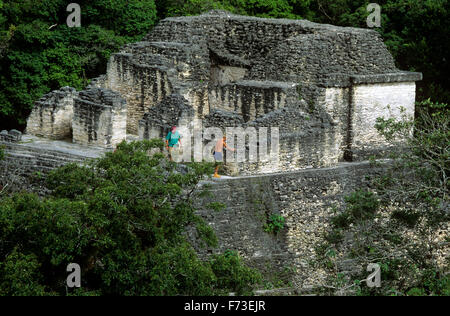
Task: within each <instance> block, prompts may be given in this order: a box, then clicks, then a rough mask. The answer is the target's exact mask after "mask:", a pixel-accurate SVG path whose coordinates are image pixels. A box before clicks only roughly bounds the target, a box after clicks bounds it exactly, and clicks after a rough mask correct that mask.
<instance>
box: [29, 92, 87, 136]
mask: <svg viewBox="0 0 450 316" xmlns="http://www.w3.org/2000/svg"><path fill="white" fill-rule="evenodd" d="M77 96H78V92H77V91H76V89H74V88H71V87H63V88H61V89H59V90H55V91H52V92H50V93H48V94H46V95H44V96H43V97H42V98H41V99H40V100H39V101H37V102H36V103H35V105H34V108H33V111H32V112H31V114H30V116H29V117H28V121H27V129H26V133H27V134H31V135H36V136H42V137H45V138H50V139H64V138H70V137H71V135H72V117H73V100H74V98H76V97H77Z"/></svg>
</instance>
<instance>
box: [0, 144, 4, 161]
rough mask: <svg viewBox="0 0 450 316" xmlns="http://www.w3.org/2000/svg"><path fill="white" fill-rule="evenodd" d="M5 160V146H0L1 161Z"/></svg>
mask: <svg viewBox="0 0 450 316" xmlns="http://www.w3.org/2000/svg"><path fill="white" fill-rule="evenodd" d="M3 159H5V146H0V160H3Z"/></svg>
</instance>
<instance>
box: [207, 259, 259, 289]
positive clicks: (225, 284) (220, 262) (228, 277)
mask: <svg viewBox="0 0 450 316" xmlns="http://www.w3.org/2000/svg"><path fill="white" fill-rule="evenodd" d="M211 268H212V271H213V272H214V274H215V275H216V277H217V285H216V286H217V287H218V288H219V289H234V291H235V292H236V294H237V295H249V294H251V293H252V288H251V287H249V285H252V284H256V283H259V282H261V280H262V277H261V274H260V273H259V272H257V271H255V270H252V269H250V268H248V267H246V266H245V265H244V264H243V262H242V259H241V257H240V256H239V255H238V253H237V252H236V251H230V250H227V251H226V252H225V253H224V254H223V255H220V256H218V255H215V256H214V257H213V259H212V260H211ZM219 294H228V293H226V292H222V293H220V292H219Z"/></svg>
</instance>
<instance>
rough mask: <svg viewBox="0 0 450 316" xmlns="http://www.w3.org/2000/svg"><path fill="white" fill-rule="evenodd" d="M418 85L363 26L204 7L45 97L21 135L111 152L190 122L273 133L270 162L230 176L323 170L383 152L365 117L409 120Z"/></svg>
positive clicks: (162, 26)
mask: <svg viewBox="0 0 450 316" xmlns="http://www.w3.org/2000/svg"><path fill="white" fill-rule="evenodd" d="M417 80H421V74H420V73H412V72H404V71H400V70H398V69H397V68H396V66H395V63H394V60H393V58H392V56H391V55H390V53H389V52H388V50H387V49H386V46H385V45H384V43H383V41H382V39H381V37H380V35H379V34H378V33H377V32H376V31H374V30H369V29H357V28H347V27H336V26H332V25H323V24H316V23H312V22H309V21H306V20H284V19H262V18H254V17H246V16H238V15H232V14H230V13H228V12H223V11H211V12H209V13H207V14H203V15H200V16H193V17H177V18H168V19H165V20H163V21H161V22H160V23H159V24H158V25H157V26H156V27H155V28H154V29H153V30H152V31H151V32H150V33H149V34H148V35H147V36H146V37H145V38H144V39H143V41H141V42H138V43H133V44H129V45H127V46H125V47H124V48H123V49H122V50H121V51H120V52H118V53H116V54H113V55H112V56H111V58H110V60H109V63H108V67H107V73H106V74H105V75H103V76H101V77H99V78H96V79H95V80H93V81H92V83H91V84H90V86H89V87H88V88H87V89H86V90H85V91H82V92H76V91H75V90H74V89H71V88H63V89H61V90H59V91H54V92H52V93H50V94H48V95H46V96H44V97H43V98H42V99H41V100H39V101H38V102H37V103H36V106H35V108H34V110H33V113H32V114H31V115H30V118H29V120H28V127H27V133H29V134H33V135H39V136H43V137H47V138H56V139H61V138H72V139H73V141H74V142H77V143H81V144H91V145H95V146H102V147H106V148H112V147H114V146H115V145H116V144H117V143H118V142H120V141H121V140H123V139H126V138H127V136H133V135H134V136H136V137H137V136H138V137H139V138H141V139H142V138H153V137H163V136H164V135H165V133H166V132H167V130H168V128H169V127H170V126H171V125H177V126H186V127H187V128H190V129H192V128H198V126H197V127H196V126H193V122H194V121H196V120H195V119H198V120H201V122H202V125H203V127H207V126H215V127H221V128H224V127H229V126H242V127H244V128H246V127H268V128H270V127H278V128H279V159H278V161H277V163H276V164H271V165H269V166H268V165H264V164H259V163H256V164H252V165H251V166H249V164H245V163H244V164H241V165H239V170H240V172H242V173H258V172H276V171H283V170H293V169H302V168H306V167H322V166H332V165H335V164H337V163H338V162H339V161H345V160H347V161H356V160H364V159H366V158H367V157H368V156H369V155H371V154H372V153H373V152H376V151H379V150H382V149H383V148H384V147H385V143H384V142H383V140H382V139H381V137H380V136H378V134H377V132H376V130H375V128H374V125H375V121H376V118H377V117H381V116H384V117H396V118H400V116H401V115H405V116H407V117H411V116H413V114H414V103H415V81H417ZM238 136H242V135H238ZM244 136H245V135H244ZM228 138H229V139H230V138H234V135H231V136H230V135H228ZM269 138H270V137H269ZM269 142H270V140H269ZM259 154H261V153H259Z"/></svg>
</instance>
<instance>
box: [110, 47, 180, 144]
mask: <svg viewBox="0 0 450 316" xmlns="http://www.w3.org/2000/svg"><path fill="white" fill-rule="evenodd" d="M105 87H106V88H108V89H111V90H113V91H117V92H119V93H120V94H121V96H122V97H123V98H125V100H126V101H127V108H128V109H127V111H128V114H127V115H128V116H127V132H128V133H130V134H134V135H137V134H138V125H139V120H140V119H142V117H143V116H144V114H145V113H146V112H148V110H149V109H150V108H151V107H152V106H154V105H156V104H157V103H158V102H160V101H162V100H163V99H164V98H165V97H166V96H168V95H170V94H171V90H172V88H171V84H170V82H169V80H168V75H167V69H164V68H161V67H158V66H157V65H154V66H147V65H142V64H137V63H134V62H133V61H132V58H131V55H130V54H125V53H121V54H114V55H113V56H112V57H111V59H110V61H109V63H108V70H107V81H106V83H105Z"/></svg>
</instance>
